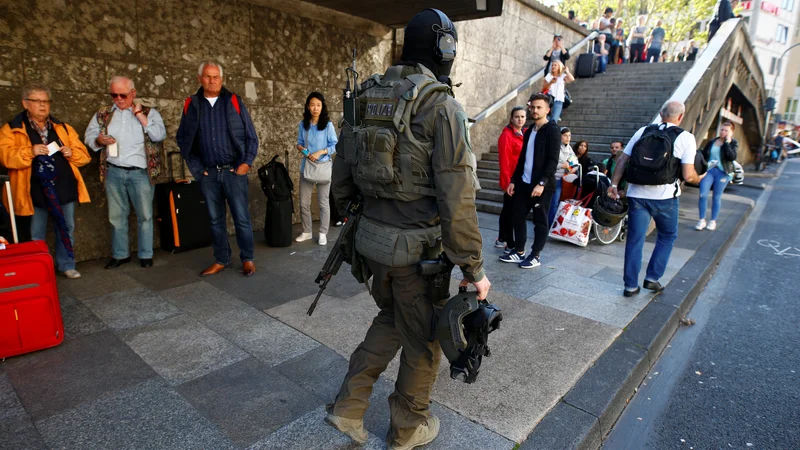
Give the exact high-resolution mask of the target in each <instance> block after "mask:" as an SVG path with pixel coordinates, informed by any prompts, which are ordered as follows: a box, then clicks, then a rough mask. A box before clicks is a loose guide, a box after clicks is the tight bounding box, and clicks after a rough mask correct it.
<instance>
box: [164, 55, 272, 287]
mask: <svg viewBox="0 0 800 450" xmlns="http://www.w3.org/2000/svg"><path fill="white" fill-rule="evenodd" d="M197 81H199V82H200V86H201V87H200V89H198V90H197V93H195V94H194V95H192V96H191V97H189V98H187V99H186V101H185V102H184V103H183V115H182V116H181V124H180V126H179V127H178V134H177V136H176V139H177V141H178V147H179V148H180V149H181V156H182V157H183V159H184V160H186V165H187V166H188V167H189V171H191V172H192V176H193V177H194V179H195V180H197V181H198V183H199V184H200V190H201V191H202V192H203V197H204V198H205V199H206V206H207V207H208V215H209V219H211V243H212V246H213V247H214V264H212V265H211V266H210V267H208V268H207V269H206V270H204V271H203V272H202V273H201V274H200V275H201V276H210V275H214V274H217V273H219V272H222V271H223V270H225V269H226V268H228V267H229V266H230V264H231V246H230V244H229V243H228V228H227V225H226V220H225V217H226V216H225V203H226V202H227V204H228V207H230V209H231V216H233V224H234V226H235V228H236V242H237V244H239V257H240V258H241V260H242V273H243V274H244V275H245V276H247V277H249V276H252V275H253V274H255V273H256V265H255V262H254V261H253V257H254V255H253V253H254V252H255V243H254V241H253V227H252V222H251V220H250V210H249V209H248V195H247V172H248V171H249V170H250V167H252V165H253V161H254V160H255V159H256V156H257V154H258V136H256V129H255V127H254V126H253V121H252V120H251V119H250V113H248V112H247V108H246V107H245V105H244V102H243V101H242V98H241V97H239V96H238V95H236V94H234V93H233V92H231V91H229V90H227V89H225V86H223V82H224V78H223V73H222V67H221V66H220V65H219V64H217V63H215V62H213V61H205V62H203V63H202V64H200V67H199V68H198V69H197Z"/></svg>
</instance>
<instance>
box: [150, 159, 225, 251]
mask: <svg viewBox="0 0 800 450" xmlns="http://www.w3.org/2000/svg"><path fill="white" fill-rule="evenodd" d="M174 155H178V156H180V152H169V153H168V154H167V160H168V161H169V164H168V166H169V173H170V178H172V177H173V175H172V173H173V172H172V157H173V156H174ZM181 174H182V179H180V180H175V179H173V180H172V181H170V182H169V183H161V184H157V185H156V194H155V196H156V204H157V206H158V217H157V218H156V220H157V221H158V223H159V226H160V229H161V248H163V249H164V250H167V251H170V252H172V253H177V252H184V251H187V250H193V249H196V248H201V247H208V246H209V245H211V220H210V219H209V217H208V208H207V207H206V200H205V198H204V197H203V193H202V192H201V191H200V185H199V184H198V183H196V182H192V181H189V180H187V179H186V167H185V165H184V162H183V160H181Z"/></svg>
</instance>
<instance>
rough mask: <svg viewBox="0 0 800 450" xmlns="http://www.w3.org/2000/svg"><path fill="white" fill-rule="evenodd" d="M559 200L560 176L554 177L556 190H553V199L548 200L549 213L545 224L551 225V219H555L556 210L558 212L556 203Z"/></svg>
mask: <svg viewBox="0 0 800 450" xmlns="http://www.w3.org/2000/svg"><path fill="white" fill-rule="evenodd" d="M560 201H561V178H556V190H555V192H553V199H552V200H550V213H549V214H548V217H547V225H549V226H551V227H552V226H553V221H554V220H556V212H558V203H559V202H560Z"/></svg>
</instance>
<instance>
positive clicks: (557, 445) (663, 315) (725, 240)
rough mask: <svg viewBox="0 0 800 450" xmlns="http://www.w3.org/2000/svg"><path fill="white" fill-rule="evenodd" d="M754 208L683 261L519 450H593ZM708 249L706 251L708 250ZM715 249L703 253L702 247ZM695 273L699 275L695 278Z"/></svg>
mask: <svg viewBox="0 0 800 450" xmlns="http://www.w3.org/2000/svg"><path fill="white" fill-rule="evenodd" d="M753 208H754V205H753V204H749V205H746V206H745V205H743V207H742V208H739V211H737V212H736V213H734V215H732V216H731V219H732V220H726V221H725V222H724V223H723V224H722V226H721V227H720V228H719V229H718V230H717V232H716V233H715V234H714V235H713V236H712V237H711V238H710V239H709V240H707V241H706V242H704V243H703V244H702V245H701V246H700V247H699V248H698V251H697V252H695V254H694V255H693V256H692V257H691V258H690V259H689V261H687V263H686V264H685V265H684V266H683V267H682V268H681V269H680V271H679V272H678V273H677V274H676V275H675V277H674V278H673V279H672V280H671V281H670V282H669V284H668V285H667V287H668V289H667V290H665V291H664V292H663V293H662V294H661V295H658V296H657V297H655V298H654V299H653V300H652V301H651V302H650V303H649V304H648V305H647V306H646V307H645V308H644V309H643V310H642V311H641V312H640V313H639V314H638V315H637V316H636V318H634V319H633V321H632V322H631V323H630V324H629V325H628V326H627V327H626V328H625V329H624V331H623V332H622V334H621V335H620V336H619V337H617V339H616V340H615V341H614V342H613V343H612V344H611V346H609V348H608V349H606V351H605V352H604V353H603V354H602V355H600V357H599V358H598V359H597V361H595V363H594V365H593V366H592V367H590V368H589V370H587V371H586V373H584V374H583V376H581V378H580V379H579V380H578V382H577V383H576V384H575V385H574V386H573V387H572V389H570V390H569V392H567V394H566V395H565V396H564V397H563V398H562V399H561V400H560V401H559V402H558V403H557V404H556V406H555V407H553V409H552V410H550V411H549V412H548V413H547V414H546V415H545V416H544V417H543V418H542V420H541V421H540V422H539V424H538V425H537V426H536V428H534V429H533V431H532V432H531V434H530V435H528V438H527V439H526V440H525V442H523V443H522V445H520V447H519V450H532V449H559V450H561V449H581V450H583V449H596V448H599V447H600V446H601V444H602V442H603V438H604V437H605V436H606V435H607V434H608V432H609V431H611V428H612V427H613V425H614V423H616V421H617V419H618V418H619V416H620V415H621V414H622V411H623V410H624V409H625V405H626V404H627V403H628V400H629V399H630V398H631V397H632V396H633V395H634V394H635V393H636V390H637V388H638V386H639V384H640V383H641V382H642V381H643V380H644V378H645V376H646V375H647V373H648V372H649V370H650V368H651V367H652V366H653V365H654V364H655V362H656V360H657V359H658V357H659V356H660V355H661V352H662V351H663V350H664V348H665V347H666V345H667V343H668V342H669V341H670V339H671V338H672V336H673V334H675V331H676V330H677V329H678V326H679V321H680V319H681V318H682V317H684V316H685V315H686V313H687V312H688V311H689V309H690V308H691V307H692V305H694V302H695V300H696V299H697V297H698V296H699V295H700V292H702V291H703V289H704V287H705V285H706V283H708V280H709V279H710V278H711V276H712V275H713V274H714V272H715V271H716V268H717V265H718V263H719V261H720V260H721V259H722V258H723V256H724V255H725V253H726V252H727V250H728V248H729V247H730V246H731V244H732V243H733V240H734V239H735V238H736V236H737V235H738V234H739V231H740V230H741V229H742V227H743V226H744V224H745V222H746V220H747V218H748V217H749V216H750V213H751V212H752V211H753ZM709 246H710V247H709ZM704 247H708V248H716V249H717V250H716V251H714V252H703V251H702V250H703V248H704ZM697 274H700V276H699V277H698V276H697Z"/></svg>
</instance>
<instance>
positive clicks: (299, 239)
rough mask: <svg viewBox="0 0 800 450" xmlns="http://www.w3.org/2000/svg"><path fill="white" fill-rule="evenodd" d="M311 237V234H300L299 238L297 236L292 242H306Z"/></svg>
mask: <svg viewBox="0 0 800 450" xmlns="http://www.w3.org/2000/svg"><path fill="white" fill-rule="evenodd" d="M312 237H313V236H312V235H311V233H301V234H300V236H297V238H295V240H294V241H295V242H303V241H307V240H309V239H311V238H312Z"/></svg>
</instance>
